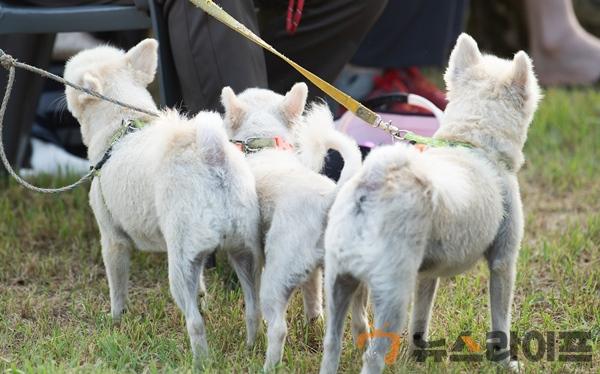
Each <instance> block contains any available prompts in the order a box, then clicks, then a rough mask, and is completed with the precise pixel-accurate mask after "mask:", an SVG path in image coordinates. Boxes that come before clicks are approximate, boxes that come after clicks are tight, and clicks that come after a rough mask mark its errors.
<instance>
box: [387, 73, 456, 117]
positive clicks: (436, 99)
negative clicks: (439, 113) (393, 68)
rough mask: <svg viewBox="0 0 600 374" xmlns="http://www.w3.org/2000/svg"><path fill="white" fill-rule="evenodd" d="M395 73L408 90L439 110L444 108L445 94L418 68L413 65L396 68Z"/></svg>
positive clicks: (445, 102) (446, 102) (445, 103)
mask: <svg viewBox="0 0 600 374" xmlns="http://www.w3.org/2000/svg"><path fill="white" fill-rule="evenodd" d="M397 74H398V76H399V79H400V80H401V81H402V83H404V85H405V86H406V87H407V88H408V92H410V93H413V94H416V95H419V96H423V97H424V98H426V99H428V100H429V101H431V102H432V103H434V104H435V105H436V106H437V107H438V108H440V109H441V110H444V109H446V105H447V104H448V100H446V95H445V94H444V93H443V92H442V91H441V90H440V89H439V88H438V87H436V85H435V84H433V83H431V82H430V81H428V80H427V78H425V77H424V76H423V74H421V71H420V70H419V69H418V68H416V67H414V66H413V67H409V68H404V69H398V70H397Z"/></svg>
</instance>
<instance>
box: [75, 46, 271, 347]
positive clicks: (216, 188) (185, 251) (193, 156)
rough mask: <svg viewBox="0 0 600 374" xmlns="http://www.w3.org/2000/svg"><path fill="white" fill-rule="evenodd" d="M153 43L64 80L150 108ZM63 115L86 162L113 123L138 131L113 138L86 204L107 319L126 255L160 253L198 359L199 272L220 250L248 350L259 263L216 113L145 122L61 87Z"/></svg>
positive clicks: (243, 170) (253, 209) (241, 164)
mask: <svg viewBox="0 0 600 374" xmlns="http://www.w3.org/2000/svg"><path fill="white" fill-rule="evenodd" d="M156 63H157V43H156V41H155V40H152V39H147V40H144V41H142V42H141V43H139V44H138V45H137V46H135V47H133V48H132V49H131V50H129V51H128V52H126V53H125V52H124V51H121V50H119V49H116V48H112V47H107V46H104V47H98V48H94V49H91V50H87V51H83V52H81V53H79V54H77V55H76V56H74V57H73V58H72V59H70V60H69V62H68V63H67V65H66V67H65V78H66V79H67V80H70V81H72V82H75V83H78V84H81V85H82V86H84V87H87V88H90V89H93V90H95V91H98V92H100V93H102V94H104V95H107V96H109V97H112V98H116V99H118V100H121V101H123V102H126V103H130V104H134V105H136V106H138V107H141V108H145V109H147V110H152V111H157V109H156V106H155V104H154V102H153V100H152V98H151V96H150V94H149V92H148V91H147V90H146V86H147V85H148V84H149V83H150V82H151V81H152V80H153V79H154V75H155V71H156ZM66 96H67V103H68V108H69V110H70V111H71V113H73V115H74V116H75V118H77V119H78V120H79V123H80V124H81V134H82V136H83V141H84V143H85V144H86V145H87V147H88V157H89V159H90V160H92V161H93V162H96V161H98V160H100V159H102V158H103V156H104V155H105V154H106V150H107V148H108V147H109V146H110V145H111V143H113V140H114V139H113V137H114V135H113V134H115V133H119V131H121V129H122V127H123V125H122V122H123V121H125V122H128V121H132V120H142V121H145V123H146V124H145V126H144V127H142V128H141V129H139V130H137V131H134V132H132V133H130V134H125V135H124V136H123V137H122V138H120V139H119V140H117V141H116V143H114V145H113V146H112V150H111V151H110V158H108V160H107V161H106V163H105V164H104V166H103V167H102V168H101V170H100V176H99V177H96V178H94V180H93V182H92V186H91V190H90V205H91V207H92V209H93V211H94V215H95V216H96V220H97V222H98V226H99V227H100V234H101V240H102V256H103V259H104V264H105V266H106V274H107V277H108V284H109V287H110V299H111V314H112V317H113V318H114V319H115V320H119V319H120V317H121V314H122V313H123V309H124V308H125V303H126V298H127V284H128V278H129V257H130V248H131V247H133V246H135V247H137V248H138V249H140V250H149V251H152V250H160V251H167V253H168V262H169V283H170V288H171V293H172V295H173V298H174V299H175V301H176V303H177V305H178V306H179V308H180V309H181V310H182V312H183V313H184V314H185V318H186V324H187V330H188V333H189V336H190V341H191V346H192V350H193V353H194V357H195V358H199V356H201V355H204V354H206V353H207V350H208V347H207V342H206V333H205V326H204V322H203V319H202V316H201V315H200V312H199V310H198V305H197V295H198V285H199V283H200V287H201V288H204V285H203V282H202V279H201V277H202V268H203V266H204V262H205V259H206V258H207V256H209V255H210V254H211V253H212V252H213V251H214V250H216V249H217V248H220V249H223V250H225V251H227V254H228V256H229V260H230V261H231V264H232V266H233V268H234V269H235V271H236V272H237V274H238V277H239V279H240V283H241V285H242V290H243V292H244V299H245V303H246V323H247V329H248V331H247V333H248V337H247V339H248V340H247V343H248V344H252V343H253V341H254V339H255V336H256V329H257V327H259V324H260V309H259V303H258V299H257V296H258V284H257V281H258V280H259V277H258V276H257V269H259V267H260V266H261V265H260V263H258V262H259V261H262V260H261V258H262V255H261V246H260V236H259V224H260V216H259V208H258V200H257V195H256V190H255V183H254V177H253V176H252V173H251V172H250V169H249V168H248V165H247V163H246V162H245V160H244V156H243V154H242V153H241V152H239V151H238V150H237V149H236V147H235V146H234V145H233V144H231V143H229V141H228V138H227V135H226V133H225V130H224V127H223V124H222V122H223V121H222V119H221V117H220V115H219V114H217V113H209V112H205V113H200V114H198V115H197V116H196V117H194V118H193V119H191V120H189V119H186V118H184V117H182V116H180V115H179V114H177V113H176V112H175V111H167V112H165V113H161V114H160V115H159V117H158V118H152V117H149V116H147V115H144V114H140V113H137V112H134V111H131V110H128V109H123V108H122V107H119V106H116V105H114V104H112V103H108V102H106V101H102V100H99V99H97V98H95V97H92V96H89V95H87V94H84V93H82V92H80V91H77V90H74V89H72V88H70V87H67V89H66Z"/></svg>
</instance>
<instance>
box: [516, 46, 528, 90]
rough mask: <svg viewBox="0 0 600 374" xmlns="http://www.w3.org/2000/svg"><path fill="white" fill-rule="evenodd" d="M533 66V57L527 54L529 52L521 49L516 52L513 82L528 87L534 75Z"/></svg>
mask: <svg viewBox="0 0 600 374" xmlns="http://www.w3.org/2000/svg"><path fill="white" fill-rule="evenodd" d="M532 72H533V67H532V63H531V59H530V58H529V56H527V53H525V52H523V51H519V52H517V53H516V54H515V58H514V59H513V78H512V81H513V84H515V85H516V86H518V87H522V88H525V87H527V85H528V83H529V80H530V79H531V77H532V76H533V74H532Z"/></svg>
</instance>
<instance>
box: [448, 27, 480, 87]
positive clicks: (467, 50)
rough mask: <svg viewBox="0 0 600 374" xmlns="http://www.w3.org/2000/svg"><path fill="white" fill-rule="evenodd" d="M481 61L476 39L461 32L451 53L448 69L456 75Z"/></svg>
mask: <svg viewBox="0 0 600 374" xmlns="http://www.w3.org/2000/svg"><path fill="white" fill-rule="evenodd" d="M480 61H481V52H479V48H478V47H477V42H476V41H475V39H473V38H472V37H470V36H469V35H467V34H465V33H462V34H460V36H459V37H458V40H457V41H456V46H455V47H454V49H453V50H452V53H451V54H450V61H449V62H448V71H449V72H450V73H451V74H452V75H454V76H455V75H457V74H460V73H462V72H463V71H464V70H465V69H467V68H469V67H471V66H473V65H476V64H478V63H479V62H480Z"/></svg>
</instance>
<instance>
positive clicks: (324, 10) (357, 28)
mask: <svg viewBox="0 0 600 374" xmlns="http://www.w3.org/2000/svg"><path fill="white" fill-rule="evenodd" d="M386 2H387V0H364V1H355V0H312V1H311V0H307V1H306V4H305V6H304V11H303V14H302V19H301V21H300V25H299V27H298V29H297V30H296V32H295V33H294V34H293V35H290V34H288V32H287V31H286V28H285V15H286V7H287V1H284V2H281V1H279V2H271V1H263V2H262V3H261V5H260V11H259V17H260V23H261V25H260V28H261V34H262V36H263V39H265V40H266V41H267V42H268V43H270V44H271V45H273V46H274V47H275V48H277V49H278V50H279V51H280V52H282V53H283V54H284V55H286V56H288V57H290V58H291V59H293V60H294V61H296V62H297V63H299V64H300V65H302V66H303V67H305V68H307V69H308V70H310V71H312V72H313V73H315V74H317V75H319V76H320V77H321V78H323V79H325V80H327V81H330V82H332V81H333V80H334V79H335V78H336V77H337V75H338V74H339V73H340V71H341V70H342V68H343V67H344V65H345V64H346V63H347V62H348V61H349V60H350V58H351V57H352V56H353V55H354V53H355V52H356V50H357V49H358V46H359V45H360V42H361V41H362V39H363V37H364V36H365V35H366V33H367V32H368V31H369V29H370V28H371V26H372V25H373V24H374V23H375V21H376V20H377V19H378V18H379V15H380V13H381V12H382V10H383V8H384V7H385V4H386ZM273 3H274V4H273ZM265 59H266V62H267V71H268V74H269V88H271V89H273V90H274V91H276V92H279V93H285V92H286V91H287V90H289V88H290V87H291V86H292V85H293V84H294V83H295V82H298V81H306V79H305V78H304V77H302V76H301V75H300V74H299V73H297V72H296V71H295V70H294V69H293V68H292V67H291V66H289V65H287V64H286V63H285V62H283V61H282V60H280V59H279V58H278V57H276V56H274V55H272V54H270V53H265ZM310 92H311V96H313V97H314V96H318V95H320V96H322V95H323V94H322V93H321V91H320V90H318V89H317V88H316V87H314V86H312V87H310Z"/></svg>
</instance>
